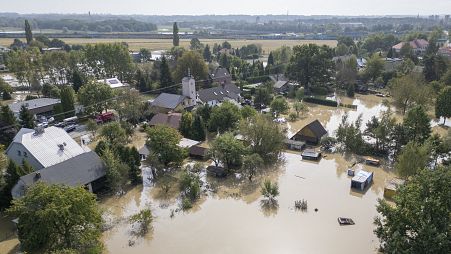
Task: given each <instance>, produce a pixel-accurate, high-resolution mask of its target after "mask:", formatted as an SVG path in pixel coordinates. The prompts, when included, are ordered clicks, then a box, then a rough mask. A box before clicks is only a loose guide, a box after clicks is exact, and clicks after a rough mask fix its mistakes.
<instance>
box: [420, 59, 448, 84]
mask: <svg viewBox="0 0 451 254" xmlns="http://www.w3.org/2000/svg"><path fill="white" fill-rule="evenodd" d="M423 64H424V69H423V75H424V78H425V79H426V81H428V82H431V81H434V80H440V79H441V78H442V76H443V75H444V74H445V72H446V70H447V64H446V60H445V58H444V57H443V56H441V55H437V54H431V55H425V56H424V58H423Z"/></svg>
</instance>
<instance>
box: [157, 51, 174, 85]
mask: <svg viewBox="0 0 451 254" xmlns="http://www.w3.org/2000/svg"><path fill="white" fill-rule="evenodd" d="M173 85H174V83H173V81H172V75H171V71H170V70H169V65H168V62H167V60H166V57H165V56H164V55H163V57H161V63H160V87H161V88H164V90H163V91H165V92H174V91H175V90H176V88H175V87H170V86H173Z"/></svg>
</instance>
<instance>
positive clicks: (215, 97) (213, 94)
mask: <svg viewBox="0 0 451 254" xmlns="http://www.w3.org/2000/svg"><path fill="white" fill-rule="evenodd" d="M197 95H198V96H197V98H198V101H199V102H200V103H202V104H208V105H209V106H215V105H217V104H219V103H222V102H224V101H235V102H239V101H240V98H241V97H240V89H239V88H238V87H237V86H236V85H234V84H228V85H224V86H218V87H212V88H207V89H202V90H200V91H199V92H198V94H197Z"/></svg>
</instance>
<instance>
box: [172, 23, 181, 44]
mask: <svg viewBox="0 0 451 254" xmlns="http://www.w3.org/2000/svg"><path fill="white" fill-rule="evenodd" d="M179 44H180V37H179V27H178V26H177V22H174V25H173V27H172V45H174V47H178V46H179Z"/></svg>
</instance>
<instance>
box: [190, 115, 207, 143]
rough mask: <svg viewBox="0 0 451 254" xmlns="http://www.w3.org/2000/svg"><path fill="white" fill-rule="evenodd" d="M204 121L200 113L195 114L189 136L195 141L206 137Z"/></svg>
mask: <svg viewBox="0 0 451 254" xmlns="http://www.w3.org/2000/svg"><path fill="white" fill-rule="evenodd" d="M206 135H207V133H206V129H205V123H204V120H203V118H202V116H201V115H199V114H197V113H196V114H195V116H194V122H193V125H192V129H191V138H192V139H194V140H197V141H204V140H205V138H206Z"/></svg>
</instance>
